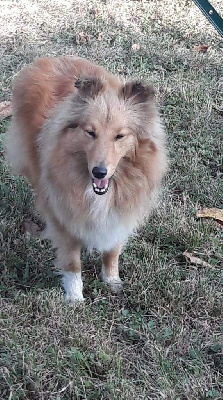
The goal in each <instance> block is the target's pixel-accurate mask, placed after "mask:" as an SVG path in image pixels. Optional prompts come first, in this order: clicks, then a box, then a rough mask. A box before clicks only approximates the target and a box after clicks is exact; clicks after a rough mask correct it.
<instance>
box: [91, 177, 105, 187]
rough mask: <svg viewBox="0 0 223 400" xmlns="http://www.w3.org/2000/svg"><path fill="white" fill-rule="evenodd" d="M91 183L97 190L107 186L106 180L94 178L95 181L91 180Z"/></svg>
mask: <svg viewBox="0 0 223 400" xmlns="http://www.w3.org/2000/svg"><path fill="white" fill-rule="evenodd" d="M93 182H94V183H95V184H96V186H97V187H98V188H99V189H103V188H104V187H106V186H107V184H108V179H97V178H95V179H93Z"/></svg>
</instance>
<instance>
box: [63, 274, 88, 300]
mask: <svg viewBox="0 0 223 400" xmlns="http://www.w3.org/2000/svg"><path fill="white" fill-rule="evenodd" d="M62 285H63V287H64V290H65V300H66V301H68V302H69V303H71V304H75V303H77V302H78V301H84V297H83V282H82V279H81V272H70V271H68V272H66V271H63V278H62Z"/></svg>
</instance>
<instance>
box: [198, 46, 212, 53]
mask: <svg viewBox="0 0 223 400" xmlns="http://www.w3.org/2000/svg"><path fill="white" fill-rule="evenodd" d="M209 49H210V46H207V45H206V44H200V45H199V46H196V47H194V50H195V51H198V52H199V53H207V51H208V50H209Z"/></svg>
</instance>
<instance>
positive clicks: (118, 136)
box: [66, 78, 156, 195]
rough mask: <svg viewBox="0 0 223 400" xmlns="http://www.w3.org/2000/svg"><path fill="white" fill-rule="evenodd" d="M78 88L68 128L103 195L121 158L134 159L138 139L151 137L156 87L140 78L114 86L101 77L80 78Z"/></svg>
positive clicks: (97, 192)
mask: <svg viewBox="0 0 223 400" xmlns="http://www.w3.org/2000/svg"><path fill="white" fill-rule="evenodd" d="M75 87H76V93H75V96H74V97H73V107H74V110H75V111H74V115H73V116H72V115H71V116H70V122H69V124H68V125H67V127H66V129H68V131H69V134H70V135H74V137H75V143H76V146H77V147H78V150H79V151H83V152H84V153H85V155H86V159H87V165H88V171H89V176H90V179H91V181H92V187H93V190H94V192H95V193H96V194H99V195H103V194H105V193H106V192H107V191H108V189H109V183H110V181H111V179H112V177H113V175H114V174H115V173H118V166H119V165H120V163H121V160H122V159H123V158H130V159H132V157H134V154H135V151H136V148H137V143H138V140H139V139H140V138H143V137H145V136H146V137H149V136H148V135H149V132H150V124H152V123H153V120H155V118H156V111H155V105H154V90H153V88H152V87H151V86H149V85H143V84H142V83H141V82H136V81H133V82H127V83H126V84H124V85H123V84H121V83H120V84H119V85H117V88H116V89H114V87H113V88H112V89H111V88H109V87H108V86H107V85H106V81H103V80H101V79H99V78H83V79H78V80H77V81H76V83H75Z"/></svg>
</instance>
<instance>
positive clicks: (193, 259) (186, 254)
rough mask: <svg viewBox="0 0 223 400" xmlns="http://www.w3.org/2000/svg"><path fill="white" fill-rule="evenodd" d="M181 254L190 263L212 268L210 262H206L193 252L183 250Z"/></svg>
mask: <svg viewBox="0 0 223 400" xmlns="http://www.w3.org/2000/svg"><path fill="white" fill-rule="evenodd" d="M183 256H184V257H186V258H188V259H189V260H190V262H191V263H192V264H195V265H201V266H202V267H208V268H213V267H212V265H211V264H209V263H207V262H206V261H204V260H202V259H201V258H199V257H195V256H193V254H191V253H189V252H188V251H184V252H183Z"/></svg>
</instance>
